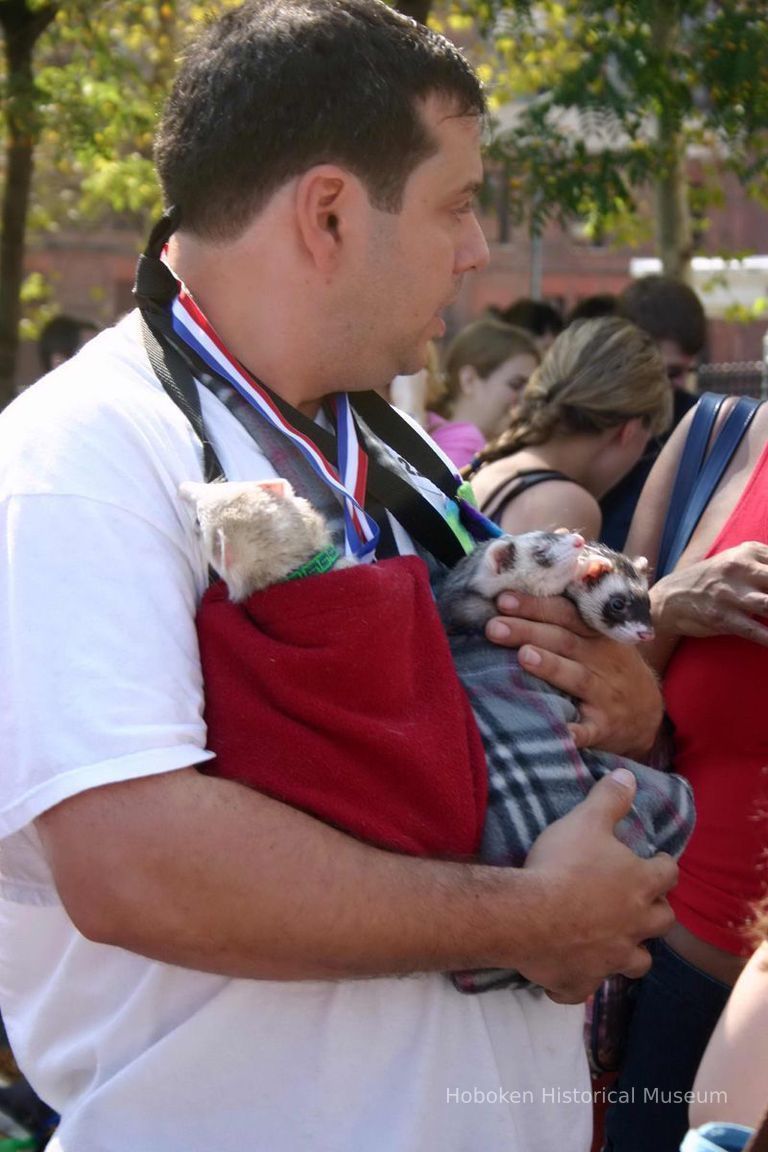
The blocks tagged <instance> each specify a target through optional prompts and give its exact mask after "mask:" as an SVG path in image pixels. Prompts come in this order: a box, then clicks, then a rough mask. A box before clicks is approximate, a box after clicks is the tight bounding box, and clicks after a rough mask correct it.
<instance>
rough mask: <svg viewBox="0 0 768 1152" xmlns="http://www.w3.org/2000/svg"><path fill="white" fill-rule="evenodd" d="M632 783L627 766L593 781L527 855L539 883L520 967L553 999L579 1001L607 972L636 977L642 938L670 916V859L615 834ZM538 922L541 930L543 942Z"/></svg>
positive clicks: (644, 958)
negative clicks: (649, 854) (527, 953)
mask: <svg viewBox="0 0 768 1152" xmlns="http://www.w3.org/2000/svg"><path fill="white" fill-rule="evenodd" d="M635 790H636V782H635V779H634V777H633V776H632V774H631V773H630V772H629V771H628V770H627V769H618V770H617V771H616V772H614V773H612V775H611V776H608V777H605V778H604V779H603V780H600V781H599V782H598V783H597V784H596V785H595V787H594V788H593V789H592V791H591V792H590V794H589V796H588V797H587V799H586V800H585V801H584V802H583V803H581V804H579V805H578V806H577V807H576V808H575V809H574V810H573V811H572V812H570V813H569V814H568V815H567V816H565V817H563V818H562V819H561V820H558V821H556V823H554V824H551V825H550V826H549V828H547V829H546V830H545V831H544V832H543V833H542V834H541V836H540V837H539V838H538V840H537V841H536V843H535V844H534V846H533V848H532V849H531V851H530V853H529V855H528V859H527V860H526V863H525V869H524V870H525V871H527V872H528V874H529V875H531V876H535V877H537V878H538V879H539V880H540V883H541V893H540V896H541V916H540V917H537V920H536V924H535V925H534V926H533V929H532V932H531V937H532V939H531V945H532V949H531V950H532V953H533V956H532V958H531V962H530V964H526V963H523V964H520V966H519V967H520V971H521V972H522V973H523V974H524V975H525V976H527V977H528V978H529V979H531V980H533V981H535V982H536V983H537V984H540V985H541V986H542V987H543V988H545V989H546V990H547V992H548V993H549V995H550V996H551V997H552V999H553V1000H557V1001H558V1002H561V1003H578V1002H580V1001H582V1000H585V999H586V997H587V996H588V995H589V994H590V993H591V992H593V991H594V990H595V988H597V986H598V985H599V984H600V982H601V980H603V979H604V977H605V976H607V975H610V974H612V973H614V972H622V973H624V975H626V976H633V977H636V976H642V975H643V974H644V973H645V972H647V970H648V968H649V967H650V964H651V958H650V955H649V953H648V951H647V949H646V948H645V947H644V946H643V942H644V941H645V940H648V939H649V938H651V937H655V936H660V935H663V934H664V933H665V932H667V931H668V930H669V928H670V927H671V926H672V923H673V921H674V916H673V914H672V911H671V909H670V907H669V904H668V903H667V900H666V894H667V892H668V891H669V889H670V888H671V887H672V886H673V885H674V884H675V881H676V879H677V866H676V864H675V863H674V861H673V860H672V858H671V857H670V856H667V855H664V854H659V855H657V856H654V857H653V859H651V860H641V859H640V858H639V857H637V856H635V855H634V853H633V852H631V851H630V849H629V848H627V847H626V846H625V845H624V844H622V843H621V842H620V841H619V840H617V839H616V837H615V835H614V827H615V825H616V823H617V822H618V821H619V820H621V818H622V817H623V816H625V815H626V813H627V812H628V811H629V808H630V805H631V803H632V800H633V798H634V794H635ZM555 925H556V926H557V931H556V932H553V931H552V929H553V926H555ZM537 926H540V927H541V928H545V927H546V929H547V940H548V943H547V945H546V947H541V946H540V945H539V942H538V940H537V939H536V928H537Z"/></svg>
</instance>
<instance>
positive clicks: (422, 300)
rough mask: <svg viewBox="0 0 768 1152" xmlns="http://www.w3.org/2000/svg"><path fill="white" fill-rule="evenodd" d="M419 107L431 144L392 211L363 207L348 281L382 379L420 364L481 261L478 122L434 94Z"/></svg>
mask: <svg viewBox="0 0 768 1152" xmlns="http://www.w3.org/2000/svg"><path fill="white" fill-rule="evenodd" d="M422 108H423V118H424V121H425V123H426V125H427V128H428V130H429V131H430V132H431V133H432V135H433V137H434V139H435V141H436V142H437V145H438V149H437V151H436V152H435V153H434V154H433V155H432V156H430V157H429V158H428V159H427V160H424V161H423V162H422V163H421V164H419V165H418V166H417V167H416V168H415V169H414V170H413V172H412V173H411V175H410V177H409V178H408V181H407V183H406V186H405V190H404V193H403V202H402V207H401V209H400V211H399V212H397V213H390V212H384V211H381V210H379V209H377V208H374V207H372V206H370V205H369V206H368V208H367V215H368V226H367V229H366V232H367V243H366V245H365V249H364V252H363V254H362V259H361V261H360V263H359V265H358V268H357V271H356V276H355V278H354V279H355V283H354V284H353V285H352V288H353V291H354V293H355V302H356V312H357V315H358V318H359V320H360V325H359V333H358V341H356V342H357V343H359V346H360V347H359V352H360V355H361V356H362V355H365V360H364V361H362V362H364V363H365V364H366V366H367V365H368V364H370V367H371V370H372V371H374V372H380V373H381V378H382V379H383V380H387V379H391V378H392V377H394V376H396V375H406V374H409V373H413V372H417V371H418V370H419V369H420V368H422V367H423V366H424V364H425V362H426V356H427V345H428V343H429V341H430V340H435V339H439V338H440V337H441V336H443V335H444V333H445V322H444V320H443V319H442V316H441V313H442V312H443V311H444V310H445V309H446V308H447V307H448V306H449V305H450V304H452V303H453V301H454V300H455V299H456V297H457V296H458V293H459V290H460V288H461V283H462V279H463V277H464V273H465V272H468V271H470V270H471V269H473V268H482V267H483V266H484V265H485V264H486V263H487V262H488V245H487V243H486V240H485V237H484V236H483V233H482V230H481V228H480V224H479V223H478V220H477V217H476V215H475V210H474V197H475V194H476V192H477V190H478V188H479V186H480V183H481V181H482V174H483V172H482V162H481V159H480V128H481V125H480V121H479V119H478V118H477V117H474V116H457V115H456V114H455V109H454V108H453V106H452V104H451V103H450V101H448V100H446V99H445V98H440V97H437V96H433V97H430V98H429V99H427V100H426V101H425V102H424V104H423V105H422ZM376 360H379V361H380V363H379V364H378V365H376V364H375V361H376Z"/></svg>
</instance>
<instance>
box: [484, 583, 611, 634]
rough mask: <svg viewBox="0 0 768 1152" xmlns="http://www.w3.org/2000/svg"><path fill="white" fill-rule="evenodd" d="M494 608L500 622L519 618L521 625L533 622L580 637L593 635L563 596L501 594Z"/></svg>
mask: <svg viewBox="0 0 768 1152" xmlns="http://www.w3.org/2000/svg"><path fill="white" fill-rule="evenodd" d="M496 606H497V608H498V609H499V612H500V613H501V619H502V620H508V619H514V618H519V619H520V623H521V624H524V623H525V621H526V620H533V621H537V622H539V623H541V624H552V625H556V626H558V627H559V628H565V629H568V630H569V631H577V632H579V634H580V635H582V636H592V635H594V633H593V632H592V630H591V629H590V628H588V627H587V626H586V624H585V623H584V621H583V620H582V619H581V616H579V614H578V612H577V611H576V608H575V607H574V605H573V604H572V603H571V601H570V600H566V598H565V596H526V595H524V594H523V593H522V592H514V593H507V592H502V594H501V595H500V596H499V597H498V599H497V601H496Z"/></svg>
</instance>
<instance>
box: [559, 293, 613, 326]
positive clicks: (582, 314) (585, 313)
mask: <svg viewBox="0 0 768 1152" xmlns="http://www.w3.org/2000/svg"><path fill="white" fill-rule="evenodd" d="M618 308H619V301H618V297H617V296H614V295H612V293H610V292H597V293H595V295H594V296H585V297H584V298H583V299H582V300H579V302H578V304H577V305H576V306H575V307H574V309H573V311H572V312H571V313H570V315H569V316H568V323H569V324H573V322H574V320H599V319H600V317H601V316H615V315H616V313H617V312H618Z"/></svg>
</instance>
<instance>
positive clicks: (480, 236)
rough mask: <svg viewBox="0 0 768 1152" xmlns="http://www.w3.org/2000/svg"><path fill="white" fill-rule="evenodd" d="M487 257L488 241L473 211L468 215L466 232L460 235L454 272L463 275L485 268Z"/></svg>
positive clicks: (488, 257)
mask: <svg viewBox="0 0 768 1152" xmlns="http://www.w3.org/2000/svg"><path fill="white" fill-rule="evenodd" d="M489 259H490V252H489V250H488V241H487V240H486V238H485V233H484V232H483V230H482V228H481V227H480V221H479V220H478V218H477V216H475V214H474V212H473V213H472V214H471V216H470V217H468V221H467V232H466V235H464V236H463V237H462V242H461V245H460V247H459V249H458V251H457V253H456V272H457V274H458V275H463V274H464V273H465V272H471V271H473V270H474V271H479V270H480V269H481V268H485V266H486V265H487V263H488V261H489Z"/></svg>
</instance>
